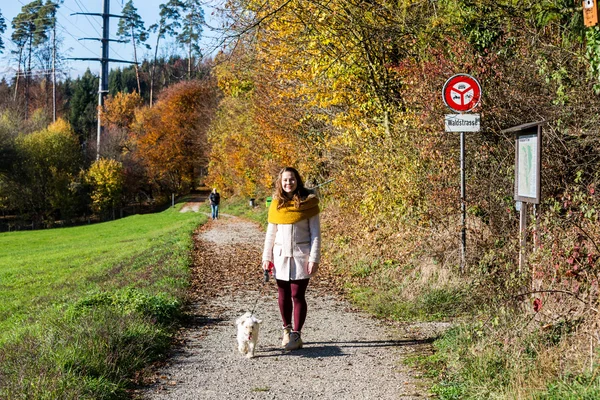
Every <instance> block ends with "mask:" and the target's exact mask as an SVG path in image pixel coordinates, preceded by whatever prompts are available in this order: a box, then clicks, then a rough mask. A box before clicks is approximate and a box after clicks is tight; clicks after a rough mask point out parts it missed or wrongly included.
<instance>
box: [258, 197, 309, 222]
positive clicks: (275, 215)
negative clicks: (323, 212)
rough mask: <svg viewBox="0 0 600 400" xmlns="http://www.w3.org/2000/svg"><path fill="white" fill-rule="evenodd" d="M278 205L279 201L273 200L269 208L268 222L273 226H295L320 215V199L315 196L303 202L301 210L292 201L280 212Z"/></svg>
mask: <svg viewBox="0 0 600 400" xmlns="http://www.w3.org/2000/svg"><path fill="white" fill-rule="evenodd" d="M277 204H278V202H277V199H273V201H272V202H271V205H270V206H269V216H268V221H269V223H271V224H295V223H296V222H298V221H302V220H303V219H308V218H310V217H314V216H315V215H317V214H318V213H319V199H318V198H317V197H315V196H309V197H307V198H306V200H303V201H301V202H300V207H299V208H296V207H295V206H294V203H292V202H291V201H286V202H285V205H284V206H283V207H281V208H280V209H279V210H278V209H277Z"/></svg>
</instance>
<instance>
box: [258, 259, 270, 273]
mask: <svg viewBox="0 0 600 400" xmlns="http://www.w3.org/2000/svg"><path fill="white" fill-rule="evenodd" d="M255 265H256V264H255ZM271 265H273V263H272V262H271V261H263V262H262V269H263V270H265V271H270V270H271V269H272V268H273V267H272V266H271Z"/></svg>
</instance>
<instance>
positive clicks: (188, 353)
mask: <svg viewBox="0 0 600 400" xmlns="http://www.w3.org/2000/svg"><path fill="white" fill-rule="evenodd" d="M263 239H264V233H263V232H261V230H260V229H259V227H258V226H257V225H255V224H253V223H251V222H247V221H244V220H242V219H239V218H235V217H221V218H220V219H219V220H217V221H211V222H209V223H208V224H206V225H205V226H204V227H203V228H201V230H200V231H199V232H197V234H196V251H195V262H194V267H193V272H194V278H193V290H192V292H193V293H192V300H193V303H192V306H191V308H190V309H189V310H188V312H189V314H190V315H191V321H190V323H189V324H188V325H187V326H186V327H184V329H183V330H182V332H181V335H180V342H179V343H178V345H176V346H175V348H174V350H173V351H172V354H171V355H170V357H169V359H168V362H167V363H166V364H165V365H163V366H162V367H160V368H158V369H157V370H156V373H155V377H154V379H153V381H154V382H153V383H152V384H150V385H149V386H147V387H146V388H144V389H143V390H142V391H141V392H138V395H139V396H140V398H143V399H161V400H164V399H177V400H186V399H316V398H318V399H321V400H329V399H331V400H333V399H335V400H340V399H423V398H427V397H428V395H427V390H426V388H424V386H425V385H424V383H423V382H421V381H420V380H419V378H417V374H416V373H415V372H414V371H411V370H410V369H409V368H408V367H406V366H405V365H403V363H402V358H403V357H404V356H405V355H406V354H410V353H412V352H415V351H423V350H424V349H426V348H427V347H428V345H427V343H429V342H430V340H429V337H430V336H432V335H435V334H436V332H437V330H438V329H440V328H443V326H442V327H440V326H432V325H427V326H425V325H420V326H414V325H413V326H408V327H407V326H400V325H395V324H391V323H384V322H381V321H378V320H375V319H373V318H371V317H369V316H367V315H364V314H362V313H359V312H357V311H355V310H353V309H352V308H351V306H350V305H349V304H348V303H347V302H345V301H343V300H341V299H340V298H339V296H338V295H336V294H335V291H334V290H332V287H331V285H330V284H329V283H328V282H326V281H323V280H319V279H317V278H315V279H313V281H314V282H311V285H310V286H309V289H308V293H307V300H308V306H309V312H308V317H307V320H306V323H305V327H304V329H303V335H302V337H303V340H304V342H305V346H304V348H303V349H301V350H297V351H293V352H284V351H282V350H281V348H280V347H279V344H280V341H281V328H280V326H281V320H280V317H279V311H278V308H277V297H276V294H277V290H276V286H275V284H274V282H272V281H270V282H268V283H267V284H265V285H264V286H262V283H261V279H260V266H259V264H260V254H261V252H262V251H261V250H262V249H261V247H262V242H263ZM255 302H257V306H256V315H257V317H258V318H260V319H262V320H263V323H262V326H261V331H260V335H259V342H258V347H257V352H256V356H255V358H253V359H247V358H245V357H243V356H242V355H241V354H239V353H238V352H237V349H236V328H235V322H234V321H235V319H236V318H237V317H238V316H240V315H241V314H243V313H244V312H245V311H251V310H252V307H253V305H254V303H255ZM426 331H427V332H426ZM407 335H408V337H409V338H407ZM410 337H412V338H410ZM413 338H415V339H413Z"/></svg>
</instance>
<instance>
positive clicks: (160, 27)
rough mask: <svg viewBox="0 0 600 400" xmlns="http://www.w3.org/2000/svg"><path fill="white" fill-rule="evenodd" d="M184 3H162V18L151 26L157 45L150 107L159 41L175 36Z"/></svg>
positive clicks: (152, 70)
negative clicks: (168, 36)
mask: <svg viewBox="0 0 600 400" xmlns="http://www.w3.org/2000/svg"><path fill="white" fill-rule="evenodd" d="M183 7H184V3H183V2H182V1H181V0H169V1H168V2H167V3H166V4H161V5H160V13H159V15H160V19H159V21H158V23H156V24H153V25H151V26H150V30H151V31H152V32H155V33H156V46H155V47H154V61H153V63H152V69H151V70H150V107H152V102H153V98H154V73H155V71H156V59H157V57H158V43H159V41H160V39H164V38H165V37H166V36H167V35H170V36H175V35H176V34H177V29H179V28H180V27H181V23H180V22H179V21H180V20H181V9H182V8H183Z"/></svg>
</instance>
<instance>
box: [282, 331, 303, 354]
mask: <svg viewBox="0 0 600 400" xmlns="http://www.w3.org/2000/svg"><path fill="white" fill-rule="evenodd" d="M301 348H302V338H301V337H300V332H292V333H290V341H289V343H288V344H287V345H286V346H285V349H286V350H298V349H301Z"/></svg>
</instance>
